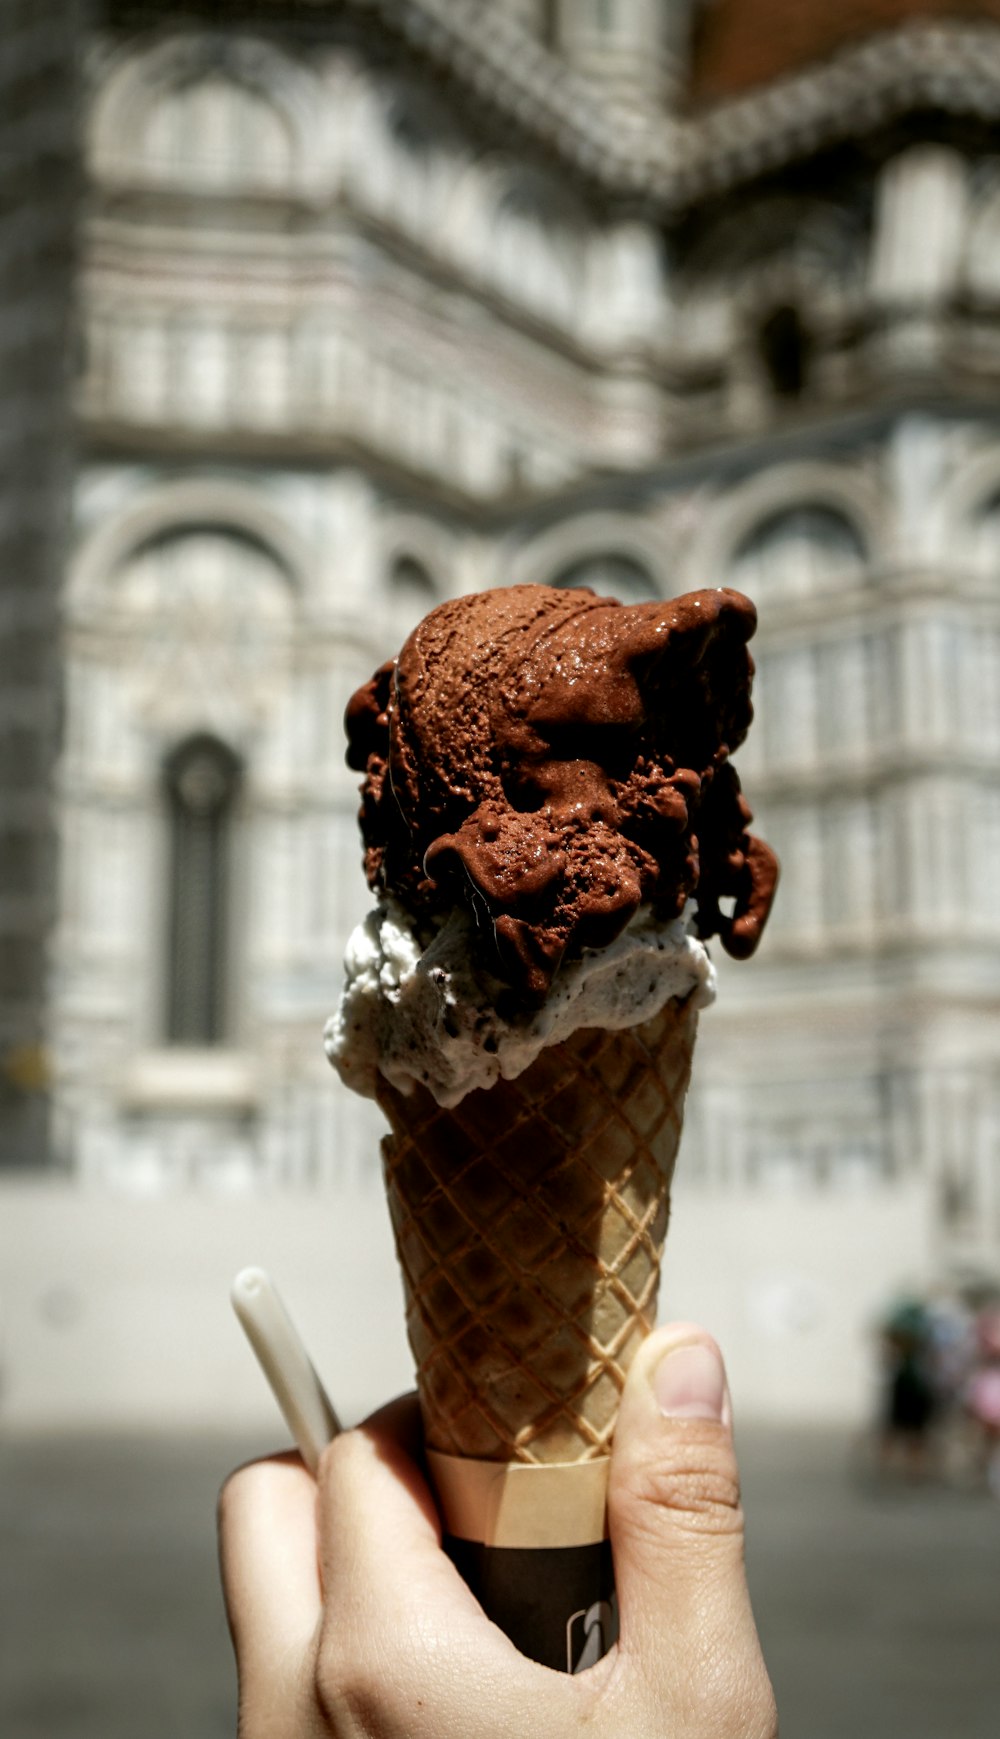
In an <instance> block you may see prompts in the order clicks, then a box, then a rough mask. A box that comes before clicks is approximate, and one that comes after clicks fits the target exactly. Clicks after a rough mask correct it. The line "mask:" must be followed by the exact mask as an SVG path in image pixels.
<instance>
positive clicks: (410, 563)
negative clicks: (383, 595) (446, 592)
mask: <svg viewBox="0 0 1000 1739" xmlns="http://www.w3.org/2000/svg"><path fill="white" fill-rule="evenodd" d="M388 588H389V602H390V605H391V608H392V611H393V614H394V616H396V617H398V619H399V620H400V621H401V622H411V621H412V622H416V621H417V620H418V619H419V618H420V617H421V616H426V614H427V612H428V610H433V608H434V605H435V604H439V603H440V602H441V599H440V596H439V594H438V591H437V587H436V586H435V584H434V581H433V580H432V579H431V576H430V573H429V571H428V569H427V568H425V567H424V564H423V562H421V561H418V560H417V558H416V556H410V555H398V556H396V557H395V559H394V561H393V562H392V565H391V566H390V568H389V576H388Z"/></svg>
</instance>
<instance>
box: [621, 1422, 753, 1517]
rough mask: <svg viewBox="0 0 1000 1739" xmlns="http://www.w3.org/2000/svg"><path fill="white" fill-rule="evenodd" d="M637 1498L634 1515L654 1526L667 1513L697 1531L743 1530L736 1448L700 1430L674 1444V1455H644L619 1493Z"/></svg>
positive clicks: (634, 1466) (629, 1470)
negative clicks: (651, 1457) (658, 1515)
mask: <svg viewBox="0 0 1000 1739" xmlns="http://www.w3.org/2000/svg"><path fill="white" fill-rule="evenodd" d="M623 1496H627V1498H631V1499H633V1500H638V1501H633V1502H632V1503H630V1504H629V1505H628V1507H629V1509H630V1510H631V1511H632V1513H633V1514H637V1515H639V1516H644V1517H646V1518H647V1520H648V1522H649V1524H650V1525H655V1523H654V1516H655V1515H656V1513H657V1512H666V1513H667V1514H669V1515H670V1517H671V1518H672V1519H673V1520H674V1521H675V1522H676V1523H677V1524H678V1525H679V1526H683V1527H686V1528H689V1529H691V1530H692V1531H694V1532H697V1533H705V1534H736V1535H739V1534H742V1532H743V1509H742V1505H741V1503H740V1481H739V1474H738V1472H737V1469H736V1464H735V1461H734V1459H733V1455H732V1451H731V1448H730V1447H729V1445H728V1443H727V1444H720V1443H719V1442H718V1441H716V1440H713V1439H712V1438H710V1437H708V1436H707V1435H706V1434H704V1433H702V1432H700V1431H696V1432H692V1433H691V1435H690V1436H689V1437H688V1438H686V1439H685V1440H684V1441H682V1442H680V1443H678V1444H677V1445H676V1446H675V1449H674V1452H673V1453H672V1454H671V1456H670V1458H669V1459H657V1460H644V1461H641V1462H638V1463H636V1464H635V1465H633V1466H632V1467H631V1468H628V1469H627V1470H626V1474H625V1485H624V1488H623V1490H622V1491H621V1492H620V1493H619V1494H618V1497H619V1502H620V1501H621V1498H622V1497H623Z"/></svg>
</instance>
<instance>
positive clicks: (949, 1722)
mask: <svg viewBox="0 0 1000 1739" xmlns="http://www.w3.org/2000/svg"><path fill="white" fill-rule="evenodd" d="M265 1447H268V1445H264V1444H261V1443H250V1442H246V1441H242V1442H239V1441H221V1440H217V1439H212V1440H206V1439H201V1440H197V1441H191V1440H189V1439H185V1440H182V1441H174V1440H171V1439H170V1438H169V1437H166V1436H163V1437H160V1438H158V1439H155V1440H154V1439H149V1438H143V1439H137V1438H120V1437H119V1438H113V1439H107V1438H96V1437H94V1438H89V1439H88V1438H79V1437H73V1438H58V1439H56V1438H45V1439H35V1440H27V1439H23V1438H22V1439H19V1440H9V1441H6V1442H0V1734H2V1735H3V1736H4V1739H222V1736H223V1735H224V1736H226V1739H233V1735H234V1733H235V1715H234V1710H235V1698H234V1679H233V1670H232V1665H231V1661H230V1654H229V1642H228V1637H227V1634H226V1628H225V1621H224V1618H223V1614H222V1607H221V1601H220V1598H219V1595H218V1592H217V1583H216V1571H215V1556H214V1539H213V1511H214V1503H215V1495H216V1491H217V1488H218V1486H219V1484H220V1482H221V1479H222V1477H223V1475H224V1473H225V1472H226V1470H227V1469H228V1468H229V1467H230V1466H231V1465H233V1464H234V1463H235V1462H237V1461H239V1460H240V1459H243V1458H244V1457H245V1456H246V1455H248V1454H253V1453H256V1452H258V1451H259V1450H261V1449H263V1448H265ZM740 1459H741V1465H742V1468H743V1476H744V1486H745V1493H746V1507H747V1513H748V1517H749V1527H750V1545H749V1558H750V1577H751V1587H752V1592H753V1596H754V1604H755V1608H756V1611H757V1616H758V1622H759V1624H760V1628H761V1633H762V1636H763V1639H764V1649H765V1654H766V1655H767V1658H768V1662H769V1664H770V1667H771V1672H772V1676H773V1678H774V1682H775V1688H776V1691H777V1696H778V1706H779V1710H780V1712H781V1724H782V1736H783V1739H996V1734H997V1731H998V1711H1000V1504H998V1503H996V1502H995V1501H993V1500H991V1499H989V1498H988V1497H986V1496H984V1495H981V1494H972V1493H968V1492H959V1491H953V1490H942V1489H939V1488H936V1487H916V1486H914V1487H908V1486H904V1485H900V1486H893V1487H890V1488H883V1489H879V1490H877V1489H875V1488H874V1487H873V1486H872V1484H871V1483H870V1482H865V1481H861V1480H859V1479H858V1477H857V1475H856V1472H852V1457H851V1454H850V1448H849V1445H848V1444H847V1443H846V1442H844V1441H831V1440H830V1439H829V1438H827V1437H825V1436H821V1435H819V1434H816V1433H808V1434H807V1433H801V1432H799V1433H791V1434H789V1433H787V1432H782V1433H778V1432H776V1431H765V1430H761V1429H747V1430H745V1431H744V1432H743V1433H742V1434H741V1437H740Z"/></svg>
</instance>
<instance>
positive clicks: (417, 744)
mask: <svg viewBox="0 0 1000 1739" xmlns="http://www.w3.org/2000/svg"><path fill="white" fill-rule="evenodd" d="M755 626H756V612H755V610H754V607H753V605H752V604H751V603H750V601H749V599H747V598H744V597H743V596H741V594H740V593H738V592H733V591H729V590H726V589H724V588H720V589H717V590H713V591H703V592H690V593H688V594H686V595H685V596H684V597H681V598H675V599H673V600H672V601H671V602H669V603H659V602H657V603H649V604H633V605H623V604H619V603H617V602H616V601H615V600H614V599H611V598H600V597H597V596H596V595H595V594H594V593H593V592H587V591H565V592H563V591H556V590H553V589H550V588H546V587H541V586H511V587H508V588H505V589H498V590H495V591H490V592H482V593H479V594H476V595H473V596H467V597H463V598H458V599H455V600H453V601H451V602H449V603H446V604H442V605H441V606H440V607H439V608H438V609H436V610H433V611H432V612H431V613H430V615H429V616H427V617H426V618H425V619H424V621H423V622H421V624H420V625H419V627H418V628H417V629H415V631H414V632H413V634H411V635H410V638H409V639H408V640H407V642H406V644H405V645H404V647H403V649H402V651H401V652H400V654H399V657H398V658H397V659H396V660H395V661H394V662H393V663H390V664H386V665H383V666H382V668H381V669H380V670H379V671H377V672H376V674H375V675H374V676H373V678H372V679H371V681H370V682H369V683H367V684H366V685H365V686H364V688H362V689H359V690H358V692H357V694H355V696H354V698H353V699H352V701H351V703H350V705H349V707H348V711H347V730H348V739H349V747H348V762H349V764H350V765H351V766H352V767H354V768H356V769H357V770H358V771H359V772H363V773H364V774H365V775H366V777H365V782H364V786H363V802H362V812H361V824H362V831H363V834H364V840H365V847H366V855H365V867H366V873H367V876H368V880H369V882H370V883H371V885H372V886H373V887H374V888H376V889H378V890H380V891H384V892H391V893H393V894H395V896H396V897H397V898H398V899H399V900H400V901H401V903H402V904H403V905H404V906H405V907H406V908H407V909H408V910H409V911H410V912H411V913H412V914H413V915H414V916H415V917H419V915H420V914H423V913H425V914H427V915H428V916H431V915H434V914H436V913H444V912H446V911H449V910H451V909H452V908H453V907H454V906H455V905H456V904H464V905H465V906H466V907H468V908H469V909H470V910H471V912H472V913H473V915H474V917H475V919H476V923H477V927H478V930H479V933H480V934H481V936H482V937H483V942H484V948H485V949H486V950H487V952H488V953H490V954H492V955H493V967H494V970H495V971H496V972H497V975H498V976H499V977H501V978H502V979H504V980H506V982H508V983H509V984H510V985H511V987H512V988H513V990H514V991H515V992H516V993H517V994H518V996H519V997H521V998H523V1000H524V1001H525V1002H527V1003H529V1004H530V1003H539V1002H541V1001H542V1000H543V999H544V997H545V995H546V992H547V990H548V988H549V985H550V983H551V981H552V977H553V974H554V973H555V971H556V970H557V968H558V966H559V964H560V962H561V961H562V959H563V958H564V956H565V957H570V958H573V957H575V956H577V955H578V954H579V953H580V951H581V950H582V949H583V948H593V947H601V946H603V945H605V944H606V943H608V942H610V941H612V940H613V938H614V937H615V936H617V935H618V933H619V932H620V931H621V930H622V929H623V928H624V926H625V925H626V924H627V923H628V921H629V919H630V918H631V917H632V916H633V915H634V914H635V912H636V911H637V909H638V908H639V906H640V905H642V904H647V905H649V906H651V907H652V909H653V910H654V911H655V912H656V913H657V914H658V915H659V916H662V917H663V918H664V919H669V918H671V917H674V916H676V915H677V914H678V913H679V912H681V911H682V910H683V907H684V905H685V902H686V901H687V900H688V899H689V898H690V897H691V896H696V897H697V902H698V926H699V933H700V934H701V936H703V937H707V936H710V935H714V934H718V935H719V936H720V937H721V939H722V942H723V945H724V947H725V948H726V949H727V950H728V951H729V953H731V954H733V955H736V956H739V957H742V956H745V955H748V954H750V953H752V952H753V949H754V948H755V947H756V945H757V942H758V940H759V938H760V933H761V930H762V928H763V925H764V922H765V920H766V918H767V914H768V911H769V909H770V905H771V900H772V898H773V894H774V888H775V883H776V880H777V861H776V859H775V857H774V854H773V853H772V852H771V851H770V850H769V848H768V847H767V846H766V845H764V844H763V842H762V841H760V840H758V839H755V838H754V837H753V836H752V835H751V834H750V833H748V831H747V828H748V825H749V822H750V820H751V819H752V817H751V814H750V810H749V809H748V807H747V805H746V802H745V800H744V798H743V796H742V794H741V791H740V784H739V780H738V778H737V776H736V773H735V771H734V769H733V768H732V766H731V765H730V764H729V756H730V754H731V753H732V751H733V750H734V749H736V748H737V747H738V746H739V744H740V743H741V742H742V741H743V738H744V737H745V736H746V733H747V729H748V727H749V724H750V720H751V717H752V707H751V704H750V685H751V679H752V675H753V661H752V659H751V657H750V654H749V652H748V650H747V642H748V640H749V639H750V637H751V635H752V634H753V631H754V628H755ZM727 898H728V899H731V900H732V902H733V907H732V912H731V914H728V915H726V914H724V913H723V912H722V910H721V909H720V902H721V901H723V900H726V899H727Z"/></svg>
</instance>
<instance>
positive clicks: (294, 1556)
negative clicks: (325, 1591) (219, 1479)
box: [219, 1454, 322, 1682]
mask: <svg viewBox="0 0 1000 1739" xmlns="http://www.w3.org/2000/svg"><path fill="white" fill-rule="evenodd" d="M219 1562H220V1567H221V1570H222V1588H223V1594H224V1596H225V1602H226V1613H227V1616H228V1619H229V1628H230V1631H231V1633H232V1638H233V1646H234V1648H235V1650H236V1660H237V1664H238V1667H239V1672H240V1679H241V1682H242V1681H243V1680H244V1679H245V1677H246V1675H247V1674H248V1673H250V1674H253V1675H255V1676H257V1677H267V1676H269V1675H270V1676H272V1677H273V1676H275V1675H276V1674H278V1673H280V1674H281V1676H283V1677H284V1676H286V1674H287V1671H288V1669H289V1668H290V1667H291V1666H292V1664H293V1663H296V1664H297V1663H299V1662H300V1661H301V1659H302V1656H303V1654H304V1653H305V1652H306V1651H307V1650H308V1649H309V1648H310V1646H311V1644H312V1642H313V1639H314V1637H315V1635H316V1632H317V1627H318V1625H319V1619H320V1614H321V1612H322V1591H321V1587H320V1576H319V1564H318V1559H317V1550H316V1485H315V1482H314V1480H313V1478H312V1475H311V1474H310V1473H309V1472H308V1471H307V1470H306V1468H305V1466H304V1465H303V1463H302V1460H301V1458H300V1457H299V1456H298V1455H295V1454H286V1455H275V1456H270V1457H268V1458H267V1459H265V1460H263V1461H252V1462H249V1463H248V1464H247V1465H246V1466H245V1467H241V1468H239V1469H238V1470H237V1471H236V1472H235V1473H234V1474H231V1475H230V1477H229V1479H228V1480H227V1481H226V1483H225V1485H224V1486H223V1488H222V1492H221V1493H220V1496H219Z"/></svg>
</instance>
